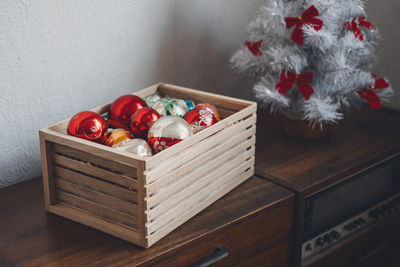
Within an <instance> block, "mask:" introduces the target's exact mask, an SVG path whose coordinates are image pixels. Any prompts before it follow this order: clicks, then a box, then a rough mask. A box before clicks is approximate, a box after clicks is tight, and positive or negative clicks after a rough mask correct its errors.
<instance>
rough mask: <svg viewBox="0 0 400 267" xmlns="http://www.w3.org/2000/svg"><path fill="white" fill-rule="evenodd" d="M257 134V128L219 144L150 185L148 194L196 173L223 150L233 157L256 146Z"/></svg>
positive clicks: (152, 193)
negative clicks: (195, 171) (255, 134)
mask: <svg viewBox="0 0 400 267" xmlns="http://www.w3.org/2000/svg"><path fill="white" fill-rule="evenodd" d="M254 133H255V127H254V128H250V129H248V130H246V131H245V132H243V133H239V134H238V135H235V136H234V137H233V138H230V139H228V140H227V141H225V142H223V143H221V144H219V145H218V146H216V147H214V148H212V149H210V150H209V151H206V152H205V153H202V154H200V156H199V157H197V158H196V160H192V161H190V162H188V163H185V164H183V165H182V166H181V167H179V168H178V169H176V170H174V171H172V172H170V173H168V174H167V175H165V176H164V177H163V178H162V179H158V180H156V181H155V182H153V183H151V184H149V185H148V186H147V192H148V194H149V195H154V193H156V192H157V191H159V190H160V189H161V188H162V187H164V186H166V185H168V184H170V183H172V182H173V181H175V180H177V179H178V177H181V176H183V175H184V174H186V173H188V172H192V171H194V170H195V169H196V168H198V167H199V166H201V165H203V164H204V163H205V162H206V161H209V160H211V159H212V160H214V158H215V157H216V156H218V154H222V152H221V149H222V150H225V151H229V153H231V155H234V154H235V153H238V152H240V151H241V150H243V149H245V148H246V147H250V146H252V145H254V144H255V141H256V140H255V139H256V138H255V136H252V135H253V134H254ZM248 136H251V138H250V139H247V137H248Z"/></svg>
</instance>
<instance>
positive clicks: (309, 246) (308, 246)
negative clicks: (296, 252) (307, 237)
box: [306, 243, 312, 251]
mask: <svg viewBox="0 0 400 267" xmlns="http://www.w3.org/2000/svg"><path fill="white" fill-rule="evenodd" d="M311 250H312V246H311V244H310V243H308V244H307V245H306V251H311Z"/></svg>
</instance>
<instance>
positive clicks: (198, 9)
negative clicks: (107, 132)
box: [0, 0, 400, 187]
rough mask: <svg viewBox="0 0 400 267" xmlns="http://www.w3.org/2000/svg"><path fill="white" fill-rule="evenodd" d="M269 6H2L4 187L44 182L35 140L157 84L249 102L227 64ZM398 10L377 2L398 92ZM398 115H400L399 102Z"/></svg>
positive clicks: (8, 0)
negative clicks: (64, 122) (38, 179)
mask: <svg viewBox="0 0 400 267" xmlns="http://www.w3.org/2000/svg"><path fill="white" fill-rule="evenodd" d="M262 2H263V0H251V1H244V0H201V1H199V0H146V1H143V0H116V1H111V0H97V1H89V0H41V1H37V0H36V1H35V0H1V1H0V137H1V140H2V142H1V143H0V187H3V186H7V185H9V184H12V183H16V182H18V181H21V180H25V179H29V178H32V177H34V176H39V175H40V172H41V170H40V154H39V143H38V134H37V131H38V129H40V128H43V127H45V126H48V125H50V124H52V123H54V122H57V121H60V120H62V119H65V118H67V117H70V116H72V115H73V114H75V113H76V112H78V111H81V110H84V109H90V108H93V107H95V106H98V105H100V104H103V103H105V102H109V101H111V100H112V99H114V98H115V97H116V96H119V95H122V94H125V93H128V92H131V91H133V90H137V89H140V88H143V87H145V86H147V85H150V84H153V83H154V82H157V81H169V82H174V83H178V84H182V85H185V86H189V87H193V88H197V89H201V90H205V91H213V92H218V93H222V94H226V95H231V96H236V97H242V98H247V99H251V98H252V94H251V88H252V84H253V82H254V81H252V80H251V79H248V78H244V77H240V76H239V75H236V74H234V73H232V71H231V69H230V68H229V58H230V56H231V55H232V53H233V52H234V51H236V49H238V47H240V46H241V45H242V44H243V41H244V40H245V39H246V36H247V34H246V32H245V29H246V27H247V24H248V22H249V21H250V20H251V19H252V18H253V17H254V15H255V12H256V10H257V8H258V6H259V5H260V4H261V3H262ZM399 12H400V2H399V1H397V0H385V1H383V2H382V1H379V0H370V1H369V3H368V13H369V19H370V20H371V21H372V22H374V24H376V25H377V26H378V27H379V28H380V30H381V32H382V35H383V36H384V40H383V41H381V43H380V46H379V50H378V54H379V57H380V59H381V60H380V63H379V65H378V66H377V72H378V73H381V74H384V73H386V74H387V75H388V77H389V78H390V80H391V82H392V85H393V87H394V88H395V89H396V90H397V92H398V91H399V89H400V75H397V72H398V71H399V70H400V67H399V65H400V49H399V48H398V44H399V43H400V42H399V41H400V39H399V38H400V37H399V36H400V35H399V34H398V30H397V25H399V24H400V16H398V14H399ZM391 106H392V107H396V108H400V97H399V94H398V93H397V96H396V100H394V101H393V103H392V104H391Z"/></svg>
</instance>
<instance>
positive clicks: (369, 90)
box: [358, 74, 390, 109]
mask: <svg viewBox="0 0 400 267" xmlns="http://www.w3.org/2000/svg"><path fill="white" fill-rule="evenodd" d="M372 77H373V78H374V79H375V85H374V86H373V87H371V86H370V87H365V88H363V89H361V90H360V91H358V95H359V96H360V97H361V98H364V99H366V100H367V101H368V104H369V106H370V107H371V108H372V109H381V108H382V103H381V101H380V99H379V97H378V95H377V94H376V93H375V91H378V90H383V89H387V88H389V87H390V84H389V83H388V82H386V81H385V79H383V78H380V79H377V78H376V75H375V74H372Z"/></svg>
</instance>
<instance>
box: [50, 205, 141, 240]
mask: <svg viewBox="0 0 400 267" xmlns="http://www.w3.org/2000/svg"><path fill="white" fill-rule="evenodd" d="M49 211H50V212H52V213H54V214H57V215H59V216H62V217H64V218H67V219H70V220H73V221H76V222H78V223H81V224H84V225H87V226H90V227H93V228H95V229H98V230H100V231H102V232H105V233H108V234H110V235H113V236H116V237H118V238H121V239H123V240H126V241H128V242H132V243H135V244H137V243H138V241H139V234H138V233H137V231H136V230H135V229H134V228H131V227H128V226H125V225H122V224H117V223H111V222H108V221H106V220H104V219H101V218H98V217H96V216H93V215H92V214H91V213H88V212H85V211H83V210H80V209H78V208H75V207H73V206H70V205H68V204H65V203H59V204H56V205H52V206H50V208H49Z"/></svg>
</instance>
